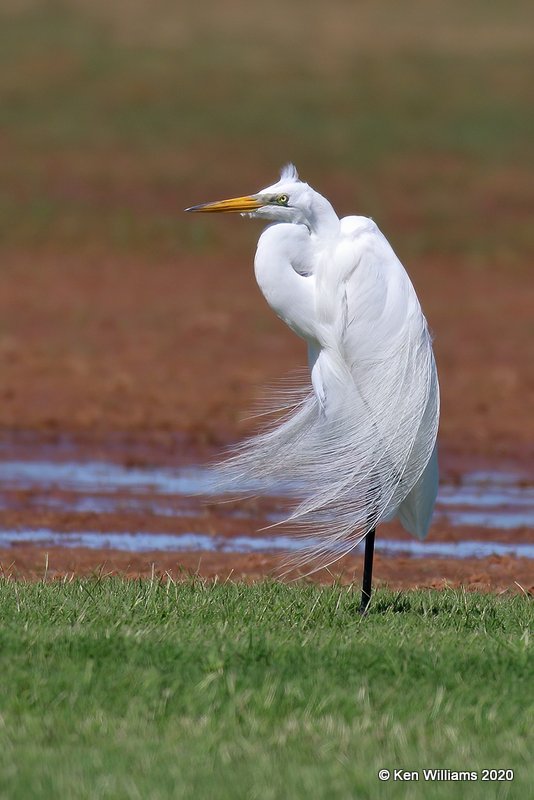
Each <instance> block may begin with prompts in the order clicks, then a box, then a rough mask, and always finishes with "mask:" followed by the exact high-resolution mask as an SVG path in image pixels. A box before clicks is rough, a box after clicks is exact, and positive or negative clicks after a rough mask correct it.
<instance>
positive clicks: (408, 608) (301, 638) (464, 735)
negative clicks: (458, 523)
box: [0, 579, 534, 800]
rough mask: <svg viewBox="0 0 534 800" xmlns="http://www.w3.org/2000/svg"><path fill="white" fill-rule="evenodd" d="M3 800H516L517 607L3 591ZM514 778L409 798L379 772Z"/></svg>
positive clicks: (450, 594)
mask: <svg viewBox="0 0 534 800" xmlns="http://www.w3.org/2000/svg"><path fill="white" fill-rule="evenodd" d="M0 593H1V600H0V609H1V615H2V619H1V626H0V668H1V672H2V680H1V682H0V698H1V699H0V782H1V783H0V796H2V797H6V798H7V797H9V798H10V800H17V798H24V799H26V798H29V797H32V798H48V797H50V798H52V797H64V798H91V800H95V798H171V797H172V798H176V797H184V798H189V797H191V798H193V797H194V798H229V799H230V798H232V800H234V799H235V798H289V797H290V798H300V797H302V798H356V797H357V798H375V797H376V798H380V797H387V798H389V797H393V798H397V797H399V798H427V797H432V798H453V797H454V798H456V797H459V796H462V797H468V798H485V799H486V798H506V797H510V798H515V797H517V798H519V797H527V796H528V795H529V790H530V789H529V787H531V786H532V779H533V771H532V759H531V753H532V713H533V704H532V685H533V684H532V682H533V679H534V670H533V664H532V645H531V639H530V638H529V628H530V630H532V622H533V609H532V604H531V602H529V600H528V599H526V598H524V597H521V596H516V597H510V596H508V597H495V596H491V595H477V594H465V593H463V592H456V591H445V592H439V593H438V592H430V591H428V592H426V591H425V592H422V591H419V592H406V593H402V594H394V593H392V592H388V591H385V590H383V591H379V592H377V594H376V596H375V599H374V603H373V607H372V611H371V613H370V614H369V616H368V617H367V618H365V619H361V618H360V617H359V616H358V614H357V605H358V596H357V593H355V592H354V591H353V590H351V589H347V588H346V587H345V588H343V587H333V588H320V587H317V586H313V585H292V586H286V585H280V584H277V583H262V584H258V585H254V586H246V585H242V584H231V583H229V584H226V585H211V584H203V583H201V582H198V581H193V582H185V583H181V584H174V583H167V584H166V585H162V584H161V583H159V582H157V581H152V582H151V581H144V582H126V581H121V580H118V579H117V580H115V579H103V580H91V581H87V580H85V581H73V582H72V583H67V584H61V583H35V584H25V583H16V582H12V581H4V582H2V584H1V585H0ZM384 767H388V768H394V767H402V768H405V769H417V770H421V769H422V768H424V767H435V768H449V769H456V770H459V769H467V770H480V769H482V768H484V767H497V768H500V767H502V768H511V769H514V770H515V781H514V782H513V783H511V784H510V783H506V784H503V783H500V784H496V783H495V784H492V783H480V782H477V783H470V784H462V785H461V786H460V785H459V784H455V783H434V784H432V785H430V784H428V785H427V784H425V783H424V782H422V781H420V782H419V783H417V784H415V783H412V784H401V783H393V782H389V783H387V784H381V783H380V782H379V781H378V779H377V772H378V770H379V769H380V768H384Z"/></svg>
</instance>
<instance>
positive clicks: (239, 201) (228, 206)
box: [185, 195, 265, 213]
mask: <svg viewBox="0 0 534 800" xmlns="http://www.w3.org/2000/svg"><path fill="white" fill-rule="evenodd" d="M263 205H265V203H264V202H262V201H261V200H259V199H258V198H257V197H253V196H251V195H246V196H245V197H232V198H231V199H230V200H217V201H216V202H215V203H202V205H200V206H191V208H186V209H185V210H186V211H203V212H210V213H211V212H213V211H226V212H228V211H234V212H235V211H238V212H243V211H254V210H255V209H257V208H261V207H262V206H263Z"/></svg>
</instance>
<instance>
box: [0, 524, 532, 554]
mask: <svg viewBox="0 0 534 800" xmlns="http://www.w3.org/2000/svg"><path fill="white" fill-rule="evenodd" d="M21 543H26V544H39V545H44V546H49V547H71V548H72V547H87V548H89V549H95V550H102V549H110V550H123V551H126V552H131V553H147V552H154V551H160V552H170V553H179V552H187V551H201V550H203V551H208V552H219V553H273V552H279V551H285V552H298V551H299V550H301V549H303V548H304V547H310V546H312V547H313V544H314V540H313V538H308V539H306V540H303V539H299V538H296V537H290V536H276V535H275V536H210V535H209V534H204V533H179V534H173V533H115V532H106V533H103V532H101V531H79V532H76V533H60V532H59V531H54V530H50V529H48V528H36V529H34V530H22V531H17V530H2V529H0V547H11V546H13V545H14V544H21ZM316 544H317V545H319V542H317V543H316ZM362 546H363V545H361V544H360V545H359V546H358V547H359V548H360V549H361V547H362ZM357 549H358V548H357ZM376 550H377V551H378V552H382V553H384V554H385V555H402V556H412V557H416V558H488V557H489V556H515V557H516V558H534V544H524V543H503V542H493V541H489V542H484V541H463V542H426V543H423V542H418V541H404V540H402V541H401V540H395V539H382V540H381V539H380V538H378V539H377V540H376Z"/></svg>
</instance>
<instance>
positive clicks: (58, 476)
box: [0, 459, 534, 558]
mask: <svg viewBox="0 0 534 800" xmlns="http://www.w3.org/2000/svg"><path fill="white" fill-rule="evenodd" d="M215 491H216V483H215V481H214V476H213V473H212V472H210V471H209V470H207V469H206V468H203V467H180V468H169V467H158V466H156V467H126V466H122V465H120V464H116V463H112V462H106V461H96V460H93V461H82V460H68V461H65V460H48V459H41V460H4V461H2V462H0V511H2V512H17V513H18V514H22V515H23V517H24V519H26V517H28V522H27V524H26V522H24V523H23V524H20V525H19V524H18V522H17V528H18V529H17V530H13V529H11V528H6V529H4V530H2V529H0V546H4V547H5V546H10V545H11V544H13V543H16V542H19V543H20V542H34V543H43V544H47V545H51V546H62V547H89V548H92V547H95V548H97V547H98V548H106V547H107V548H113V549H119V550H128V551H132V552H134V551H135V552H143V551H155V550H163V551H176V552H178V551H180V550H217V551H220V552H236V553H243V552H259V551H278V550H286V551H287V550H295V549H298V548H299V547H302V546H303V542H302V540H299V539H296V538H291V537H288V536H278V535H271V536H262V535H255V536H242V535H239V530H236V531H235V535H231V536H228V535H225V536H211V535H208V534H195V533H180V534H174V533H157V532H149V533H115V532H101V531H84V532H80V533H63V532H60V531H56V530H53V529H52V528H51V529H48V528H42V527H40V526H39V525H35V523H33V524H32V521H31V515H32V514H34V515H35V514H36V513H43V512H44V511H47V512H50V513H51V514H53V513H57V514H69V515H77V514H78V515H79V514H96V515H101V516H102V517H105V516H106V515H116V514H123V515H129V520H130V522H131V516H132V515H133V516H134V517H135V515H140V514H143V515H145V516H146V515H150V516H154V517H160V518H165V517H167V518H176V519H177V520H178V519H182V527H183V520H184V518H185V517H192V516H193V517H195V516H196V517H199V516H200V514H202V513H203V511H204V505H203V500H204V499H205V498H206V497H210V496H211V497H213V496H214V494H215ZM288 494H290V492H288ZM201 497H202V499H201ZM225 513H226V515H227V517H229V518H230V520H234V521H235V523H236V525H237V522H238V521H239V520H247V519H249V520H252V521H253V523H254V522H255V521H256V520H255V516H254V514H253V512H251V511H247V510H244V509H243V508H235V507H231V508H230V510H229V511H225ZM281 518H282V515H281V514H280V509H279V508H277V505H276V502H274V501H273V503H271V507H270V509H269V510H268V511H267V512H266V513H265V514H264V515H263V517H262V519H263V520H266V521H267V522H277V521H279V520H280V519H281ZM436 519H437V520H441V521H444V522H446V523H447V524H449V525H452V526H460V527H462V528H468V529H469V528H486V529H488V530H489V529H491V530H501V531H503V532H511V531H514V530H519V529H523V530H524V529H525V528H527V529H528V528H533V529H534V486H533V485H528V484H527V482H526V481H525V480H524V476H521V475H519V474H512V473H508V472H499V471H485V472H482V471H478V472H471V473H469V474H467V475H465V476H464V477H463V479H462V481H461V482H460V483H459V484H445V485H443V486H442V487H441V488H440V493H439V497H438V502H437V505H436ZM177 524H178V523H177ZM185 524H186V525H187V524H188V523H187V520H186V521H185ZM110 526H111V525H110ZM68 527H72V525H69V526H68ZM81 527H82V526H81ZM132 527H134V528H135V527H136V525H135V523H134V524H133V525H132ZM195 527H198V526H195ZM130 529H131V528H130ZM471 539H472V536H471V537H470V539H469V540H467V541H462V542H426V543H420V542H417V541H404V540H403V541H400V540H399V541H395V540H386V539H383V540H380V537H379V539H378V540H377V549H378V550H379V551H382V552H384V553H386V554H389V555H401V554H402V555H410V556H413V557H417V556H428V557H433V556H436V557H447V558H451V557H452V558H483V557H486V556H489V555H512V556H521V557H524V558H534V544H528V543H527V544H525V543H521V544H519V543H517V544H516V543H511V542H496V541H491V542H490V541H487V542H486V541H472V540H471ZM306 543H307V545H309V544H310V540H306Z"/></svg>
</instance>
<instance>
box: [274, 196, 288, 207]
mask: <svg viewBox="0 0 534 800" xmlns="http://www.w3.org/2000/svg"><path fill="white" fill-rule="evenodd" d="M276 202H277V203H278V205H280V206H287V204H288V203H289V197H288V196H287V194H279V195H278V197H277V198H276Z"/></svg>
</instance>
